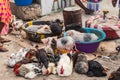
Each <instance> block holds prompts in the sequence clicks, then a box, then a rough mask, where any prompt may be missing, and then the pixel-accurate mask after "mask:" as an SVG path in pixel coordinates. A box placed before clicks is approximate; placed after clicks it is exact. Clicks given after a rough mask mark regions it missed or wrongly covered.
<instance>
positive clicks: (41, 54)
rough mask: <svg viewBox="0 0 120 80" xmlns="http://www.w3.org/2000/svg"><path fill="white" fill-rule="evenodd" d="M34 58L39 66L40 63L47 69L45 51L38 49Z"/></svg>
mask: <svg viewBox="0 0 120 80" xmlns="http://www.w3.org/2000/svg"><path fill="white" fill-rule="evenodd" d="M36 58H37V59H38V62H39V63H40V64H41V62H42V63H43V64H44V66H45V68H48V63H49V62H48V57H47V54H46V51H45V50H44V49H38V50H37V51H36Z"/></svg>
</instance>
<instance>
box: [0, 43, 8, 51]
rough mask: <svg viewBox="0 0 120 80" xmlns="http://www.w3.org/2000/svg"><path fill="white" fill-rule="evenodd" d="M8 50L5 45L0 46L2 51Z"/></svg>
mask: <svg viewBox="0 0 120 80" xmlns="http://www.w3.org/2000/svg"><path fill="white" fill-rule="evenodd" d="M7 51H8V49H7V48H5V47H4V46H3V45H2V46H0V52H7Z"/></svg>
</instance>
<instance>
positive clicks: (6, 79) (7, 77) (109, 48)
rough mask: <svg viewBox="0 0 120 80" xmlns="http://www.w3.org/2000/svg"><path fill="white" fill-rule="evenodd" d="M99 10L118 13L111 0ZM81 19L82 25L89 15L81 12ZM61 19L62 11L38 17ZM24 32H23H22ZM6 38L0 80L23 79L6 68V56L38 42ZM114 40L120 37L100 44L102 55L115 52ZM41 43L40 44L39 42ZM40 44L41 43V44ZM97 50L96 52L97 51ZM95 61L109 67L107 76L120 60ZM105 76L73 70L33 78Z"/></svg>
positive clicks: (70, 79)
mask: <svg viewBox="0 0 120 80" xmlns="http://www.w3.org/2000/svg"><path fill="white" fill-rule="evenodd" d="M101 4H102V5H101V10H109V14H110V15H116V16H117V15H118V8H117V7H116V8H113V7H112V4H111V0H103V2H102V3H101ZM82 15H83V16H82V19H83V26H84V21H85V20H86V19H87V18H89V17H90V15H85V14H84V12H83V14H82ZM56 18H59V19H63V17H62V12H61V13H56V14H51V15H48V16H44V17H42V18H40V20H51V19H56ZM23 34H24V32H23ZM4 37H5V38H7V39H10V40H11V42H9V43H5V46H6V47H7V48H8V49H9V51H8V52H5V53H2V52H0V80H25V79H24V78H23V77H18V76H16V75H15V74H14V73H13V69H11V68H8V67H7V65H6V63H7V60H8V57H9V56H10V54H12V53H14V52H16V51H18V50H19V49H20V48H22V47H28V48H33V47H34V46H35V44H39V43H34V42H32V45H31V41H29V40H27V39H20V38H19V37H17V36H15V35H12V34H8V35H7V36H4ZM116 41H119V42H120V39H117V40H111V41H104V42H102V43H101V44H100V47H101V46H102V47H105V52H102V53H101V54H102V55H107V54H109V53H113V52H115V47H116V45H117V44H118V43H116ZM39 45H41V44H39ZM41 46H42V45H41ZM99 50H100V49H98V51H97V52H96V53H99ZM88 56H89V59H90V58H93V55H91V54H89V55H88ZM96 60H97V61H99V62H100V63H101V64H102V65H103V66H105V67H107V68H108V69H110V70H109V71H108V76H109V74H110V73H111V72H112V71H114V70H116V69H117V68H118V67H119V66H120V60H116V61H110V62H109V61H104V60H102V59H96ZM108 76H107V77H100V78H97V77H92V78H90V77H87V76H86V75H80V74H77V73H75V72H73V74H72V75H71V76H69V77H58V76H57V75H49V76H42V75H41V76H38V77H36V78H35V79H33V80H61V79H62V80H107V78H108Z"/></svg>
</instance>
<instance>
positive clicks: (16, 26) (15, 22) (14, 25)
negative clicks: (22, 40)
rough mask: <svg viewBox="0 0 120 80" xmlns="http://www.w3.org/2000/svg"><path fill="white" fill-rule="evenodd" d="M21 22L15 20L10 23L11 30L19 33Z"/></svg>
mask: <svg viewBox="0 0 120 80" xmlns="http://www.w3.org/2000/svg"><path fill="white" fill-rule="evenodd" d="M22 25H23V21H22V20H17V21H14V22H13V23H12V27H13V30H16V31H18V30H19V31H20V32H21V30H22Z"/></svg>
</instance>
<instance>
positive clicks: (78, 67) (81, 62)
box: [75, 54, 88, 74]
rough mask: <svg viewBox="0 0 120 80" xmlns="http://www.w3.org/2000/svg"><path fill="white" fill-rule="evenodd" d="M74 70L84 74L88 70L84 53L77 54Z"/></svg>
mask: <svg viewBox="0 0 120 80" xmlns="http://www.w3.org/2000/svg"><path fill="white" fill-rule="evenodd" d="M75 71H76V72H77V73H79V74H85V73H87V71H88V61H87V58H86V56H85V55H83V54H78V57H77V61H76V64H75Z"/></svg>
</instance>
